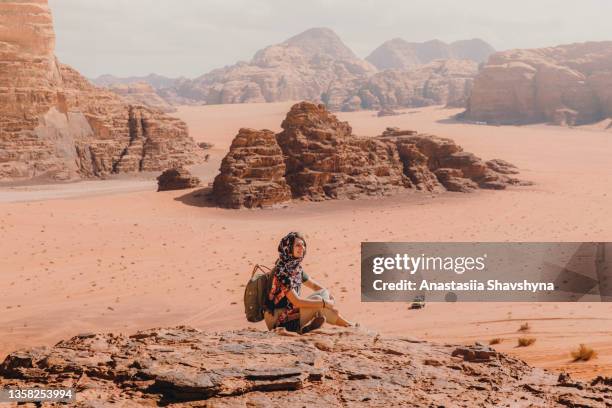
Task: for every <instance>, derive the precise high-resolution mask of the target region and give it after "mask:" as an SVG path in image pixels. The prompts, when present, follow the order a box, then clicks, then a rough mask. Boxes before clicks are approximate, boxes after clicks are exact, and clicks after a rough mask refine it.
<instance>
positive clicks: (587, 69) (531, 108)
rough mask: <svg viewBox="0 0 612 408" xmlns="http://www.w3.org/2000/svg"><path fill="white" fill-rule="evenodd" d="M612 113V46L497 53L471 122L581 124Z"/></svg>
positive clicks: (476, 92) (480, 80)
mask: <svg viewBox="0 0 612 408" xmlns="http://www.w3.org/2000/svg"><path fill="white" fill-rule="evenodd" d="M611 115H612V42H610V41H607V42H587V43H576V44H569V45H561V46H558V47H549V48H541V49H530V50H510V51H505V52H500V53H497V54H494V55H492V56H491V57H490V59H489V61H488V62H487V64H486V65H485V66H484V68H483V69H482V71H481V72H480V73H479V74H478V76H477V77H476V79H475V80H474V87H473V90H472V95H471V97H470V100H469V103H468V106H467V110H466V112H465V115H464V116H465V118H466V119H469V120H476V121H484V122H489V123H496V124H523V123H534V122H552V123H555V124H560V125H578V124H584V123H589V122H596V121H600V120H602V119H605V118H608V117H610V116H611Z"/></svg>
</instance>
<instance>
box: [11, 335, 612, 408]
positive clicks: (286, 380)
mask: <svg viewBox="0 0 612 408" xmlns="http://www.w3.org/2000/svg"><path fill="white" fill-rule="evenodd" d="M610 381H612V379H608V378H603V377H602V378H601V379H596V380H593V381H591V382H580V381H574V380H572V379H571V378H570V377H569V376H568V375H567V374H562V375H559V374H555V373H551V372H547V371H544V370H541V369H536V368H532V367H530V366H528V365H527V364H526V363H524V362H523V361H521V360H518V359H516V358H513V357H509V356H507V355H505V354H502V353H497V352H495V351H494V350H491V349H489V348H487V347H484V346H480V345H474V346H457V345H440V344H432V343H427V342H423V341H419V340H415V339H412V338H407V337H384V336H380V335H377V334H374V333H372V334H370V333H366V332H363V331H358V330H342V331H341V330H332V331H325V332H323V331H321V332H318V333H317V332H313V333H310V334H308V335H304V336H298V335H294V336H289V335H286V336H281V335H279V334H277V333H274V332H262V331H256V330H237V331H228V332H221V333H208V332H202V331H198V330H195V329H192V328H189V327H184V326H181V327H176V328H168V329H151V330H145V331H141V332H138V333H136V334H133V335H131V336H126V335H122V334H112V333H109V334H95V333H83V334H81V335H78V336H75V337H73V338H71V339H68V340H64V341H61V342H59V343H58V344H56V345H55V346H53V347H40V348H34V349H29V350H22V351H18V352H14V353H11V354H9V356H8V357H7V358H6V359H5V360H4V362H3V363H2V364H1V365H0V387H2V388H8V387H11V388H24V387H37V386H38V387H43V386H44V387H46V388H73V389H74V390H75V392H76V394H77V402H78V406H110V405H116V406H134V407H136V406H166V405H171V406H173V407H183V406H185V407H186V406H195V405H194V404H198V406H201V405H202V404H205V405H206V406H232V407H233V406H311V405H317V406H417V407H431V406H436V407H439V406H466V407H467V406H470V407H472V406H491V407H492V406H539V407H544V406H546V407H557V406H559V407H561V406H566V407H568V406H572V407H579V406H580V407H587V406H588V407H594V408H599V407H609V406H610V405H612V397H611V394H610V387H609V385H607V384H609V382H610Z"/></svg>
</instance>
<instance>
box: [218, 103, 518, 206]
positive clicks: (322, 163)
mask: <svg viewBox="0 0 612 408" xmlns="http://www.w3.org/2000/svg"><path fill="white" fill-rule="evenodd" d="M281 127H282V128H283V131H282V132H281V133H279V134H277V135H276V136H275V135H274V134H273V133H272V132H271V131H269V130H262V131H256V130H252V129H241V130H240V132H239V133H238V135H237V136H236V138H235V139H234V141H233V143H232V146H231V147H230V151H229V153H228V155H227V156H226V157H225V158H224V159H223V162H222V164H221V169H220V174H219V175H218V176H217V178H216V179H215V182H214V186H213V191H212V194H213V198H214V200H215V201H216V202H217V203H218V204H219V205H221V206H224V207H229V208H239V207H249V208H250V207H262V206H269V205H272V204H275V203H279V202H284V201H287V200H288V199H289V198H291V197H293V198H300V199H306V200H314V201H321V200H326V199H343V198H348V199H356V198H360V197H365V196H373V197H377V196H378V197H380V196H385V195H391V194H394V193H397V192H398V191H401V190H403V189H409V188H415V189H417V190H424V191H445V190H449V191H462V192H469V191H472V190H474V189H477V188H489V189H503V188H505V187H506V186H507V185H508V184H521V183H523V182H521V181H519V180H518V179H514V178H511V177H509V176H507V175H506V174H514V173H511V171H515V168H513V167H512V165H511V164H510V163H507V162H504V161H503V160H492V161H491V162H490V163H485V162H484V161H483V160H481V159H480V158H478V157H476V156H475V155H474V154H472V153H468V152H464V151H463V149H462V148H461V147H460V146H458V145H457V144H455V142H453V141H452V140H451V139H445V138H439V137H436V136H433V135H423V134H417V132H416V131H414V130H401V129H398V128H387V129H386V130H385V131H384V132H383V134H382V135H381V136H377V137H372V138H367V137H358V136H355V135H353V134H352V129H351V127H350V125H349V124H348V123H347V122H341V121H339V120H338V118H337V117H336V116H335V115H333V114H331V113H330V112H329V111H328V110H327V109H326V108H325V106H324V105H321V104H319V105H317V104H313V103H310V102H300V103H298V104H295V105H293V106H292V108H291V110H290V111H289V113H288V114H287V117H286V118H285V120H284V121H283V123H282V124H281ZM498 170H500V171H498ZM289 191H290V194H289V193H288V192H289Z"/></svg>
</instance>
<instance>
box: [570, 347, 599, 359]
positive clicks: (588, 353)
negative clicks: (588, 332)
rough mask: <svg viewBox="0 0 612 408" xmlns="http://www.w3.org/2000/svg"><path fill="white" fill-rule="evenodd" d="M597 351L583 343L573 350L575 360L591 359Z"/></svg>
mask: <svg viewBox="0 0 612 408" xmlns="http://www.w3.org/2000/svg"><path fill="white" fill-rule="evenodd" d="M596 356H597V353H596V352H595V350H593V349H592V348H590V347H588V346H586V345H584V344H581V345H580V347H578V349H577V350H575V351H572V357H573V358H574V361H589V360H590V359H592V358H595V357H596Z"/></svg>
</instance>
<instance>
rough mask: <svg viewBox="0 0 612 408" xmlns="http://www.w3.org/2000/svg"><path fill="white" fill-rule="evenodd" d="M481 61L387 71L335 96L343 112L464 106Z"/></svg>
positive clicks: (445, 61) (446, 63)
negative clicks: (432, 106) (478, 62)
mask: <svg viewBox="0 0 612 408" xmlns="http://www.w3.org/2000/svg"><path fill="white" fill-rule="evenodd" d="M477 73H478V64H476V63H475V62H473V61H468V60H442V61H434V62H431V63H429V64H426V65H421V66H417V67H415V68H413V69H409V70H387V71H382V72H379V73H377V74H374V75H372V76H371V77H369V78H368V79H367V80H366V81H363V82H362V83H361V84H358V85H356V86H355V87H354V88H350V89H348V90H347V89H341V90H339V91H340V92H341V93H340V95H339V96H337V97H336V99H338V100H340V101H341V102H339V103H336V105H340V109H341V110H343V111H355V110H361V109H377V110H378V109H382V108H400V107H421V106H429V105H447V106H452V107H461V106H465V103H466V101H467V99H468V97H469V95H470V91H471V89H472V83H473V78H474V77H475V76H476V74H477Z"/></svg>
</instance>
